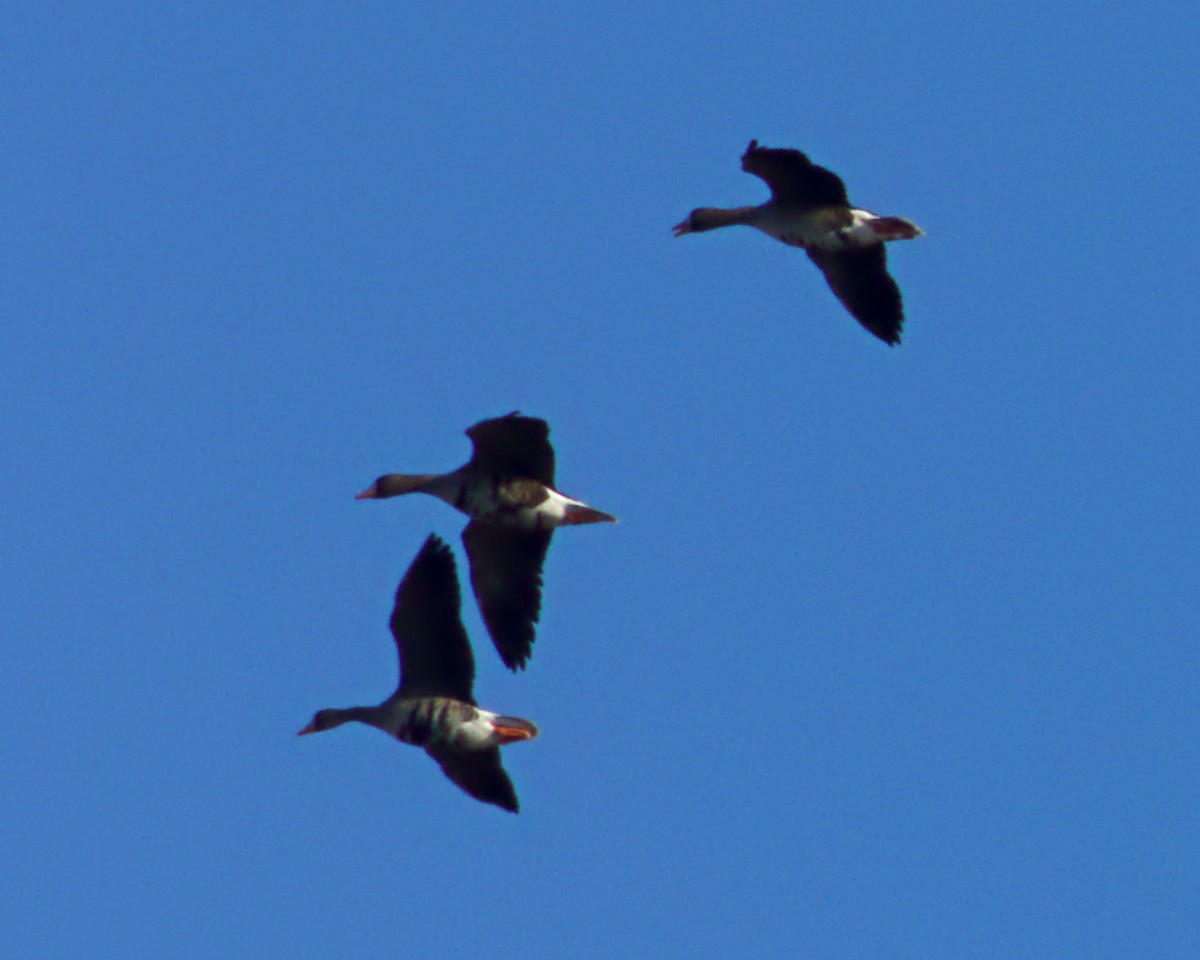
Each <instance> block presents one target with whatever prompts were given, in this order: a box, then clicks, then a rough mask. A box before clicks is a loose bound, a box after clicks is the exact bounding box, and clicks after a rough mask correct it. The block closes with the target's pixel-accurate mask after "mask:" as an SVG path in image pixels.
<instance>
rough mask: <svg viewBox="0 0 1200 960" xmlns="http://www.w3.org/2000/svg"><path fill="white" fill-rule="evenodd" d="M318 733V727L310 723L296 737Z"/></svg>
mask: <svg viewBox="0 0 1200 960" xmlns="http://www.w3.org/2000/svg"><path fill="white" fill-rule="evenodd" d="M316 732H317V725H316V724H315V723H310V724H309V725H308V726H307V727H305V728H304V729H303V730H301V731H300V732H299V733H297V734H296V736H298V737H302V736H304V735H305V734H306V733H316Z"/></svg>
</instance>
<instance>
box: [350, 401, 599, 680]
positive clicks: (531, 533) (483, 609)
mask: <svg viewBox="0 0 1200 960" xmlns="http://www.w3.org/2000/svg"><path fill="white" fill-rule="evenodd" d="M467 436H468V437H469V438H470V440H471V444H472V446H473V448H474V452H473V454H472V456H471V459H470V460H469V461H468V462H467V463H465V464H464V465H463V466H461V467H459V468H458V469H457V470H452V471H450V472H449V473H436V474H404V473H389V474H384V475H383V476H381V477H379V478H378V479H377V480H376V481H375V482H374V483H372V484H371V486H369V487H368V488H367V489H366V490H364V491H363V492H362V493H360V494H358V496H357V497H356V498H355V499H357V500H382V499H385V498H387V497H397V496H401V495H403V494H408V493H427V494H430V495H431V496H434V497H437V498H438V499H440V500H444V501H445V502H446V503H448V504H450V505H451V506H452V507H455V508H456V509H458V510H461V511H462V512H463V513H465V514H466V515H467V516H469V517H470V518H471V522H470V523H468V524H467V526H466V529H465V530H463V534H462V540H463V546H464V547H466V550H467V559H468V560H469V561H470V565H471V586H472V588H473V589H474V590H475V597H476V599H477V600H478V601H479V610H480V613H481V614H482V615H483V622H484V623H485V624H486V625H487V628H488V633H489V634H491V637H492V641H493V642H494V643H495V645H496V650H497V651H499V653H500V658H501V659H502V660H503V661H504V664H505V666H507V667H508V668H509V669H510V670H518V669H523V668H524V667H525V665H526V663H527V662H528V661H529V657H530V656H531V654H532V653H533V641H534V637H535V630H534V624H535V623H537V620H538V617H539V615H540V613H541V606H542V567H543V564H544V563H545V559H546V552H547V551H548V550H549V549H550V538H551V536H552V534H553V532H554V530H555V528H556V527H564V526H574V525H578V524H586V523H605V522H612V521H615V520H616V517H614V516H612V515H611V514H607V513H604V512H603V511H601V510H595V509H593V508H592V507H589V506H588V505H587V504H585V503H581V502H580V501H578V500H573V499H572V498H570V497H568V496H565V495H563V494H562V493H559V491H557V490H556V489H554V448H553V447H552V446H551V445H550V427H549V425H548V424H547V423H546V421H545V420H539V419H537V418H536V417H525V416H522V415H521V414H520V413H519V412H513V413H510V414H508V415H507V416H503V417H495V418H493V419H491V420H482V421H480V422H479V423H477V424H475V425H474V426H473V427H470V428H469V429H468V430H467Z"/></svg>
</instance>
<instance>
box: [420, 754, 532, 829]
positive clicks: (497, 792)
mask: <svg viewBox="0 0 1200 960" xmlns="http://www.w3.org/2000/svg"><path fill="white" fill-rule="evenodd" d="M427 752H428V753H429V755H430V756H431V757H433V759H434V760H436V761H437V762H438V765H439V766H440V767H441V768H442V773H444V774H445V775H446V776H448V777H449V778H450V779H451V780H453V781H454V782H455V783H456V784H458V786H459V787H461V788H462V789H463V790H465V791H466V792H467V793H469V794H470V795H471V796H472V797H474V798H475V799H476V800H482V801H483V802H484V803H494V804H495V805H496V806H498V807H503V808H504V809H505V810H508V811H509V812H510V813H516V812H517V810H518V809H520V805H519V804H518V803H517V791H516V790H514V789H513V785H512V781H511V780H509V779H508V774H507V773H505V772H504V767H503V765H502V764H501V763H500V748H499V747H491V748H490V749H488V750H437V751H434V750H428V751H427Z"/></svg>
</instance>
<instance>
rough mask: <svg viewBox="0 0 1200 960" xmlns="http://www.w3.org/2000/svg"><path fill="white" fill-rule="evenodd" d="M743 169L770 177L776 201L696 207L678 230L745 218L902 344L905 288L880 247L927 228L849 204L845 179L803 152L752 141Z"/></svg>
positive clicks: (858, 315)
mask: <svg viewBox="0 0 1200 960" xmlns="http://www.w3.org/2000/svg"><path fill="white" fill-rule="evenodd" d="M742 169H743V170H745V171H746V172H747V173H752V174H754V175H755V176H756V177H760V178H761V179H762V180H763V181H765V183H766V184H767V186H768V187H770V188H771V199H770V200H768V201H767V202H766V203H763V204H760V205H759V206H757V207H736V208H734V209H732V210H721V209H716V208H713V207H701V208H699V209H698V210H693V211H692V212H691V213H689V214H688V216H687V219H686V220H683V221H682V222H680V223H677V224H675V226H674V227H673V228H672V229H673V230H674V231H675V236H677V237H682V236H683V235H684V234H686V233H703V232H704V231H705V230H715V229H716V228H717V227H728V226H733V225H735V224H745V225H746V226H750V227H755V228H756V229H758V230H761V231H762V232H763V233H766V234H768V235H770V236H772V237H774V238H775V239H776V240H780V241H782V242H783V243H786V244H788V245H789V246H793V247H801V248H803V249H804V250H805V252H806V253H807V254H808V256H809V259H810V260H812V262H813V263H815V264H816V265H817V266H818V267H820V268H821V272H822V273H823V274H825V279H826V281H828V283H829V286H830V288H831V289H832V290H833V292H834V293H835V294H836V295H837V298H838V299H839V300H841V301H842V305H843V306H844V307H845V308H846V309H847V310H849V311H850V313H851V315H852V316H853V317H854V318H855V319H856V320H857V321H858V322H859V323H861V324H862V325H863V326H864V327H866V328H867V330H869V331H870V332H871V333H873V334H874V335H875V336H877V337H878V338H879V339H880V340H882V341H884V342H885V343H887V344H889V345H891V346H895V345H896V344H897V343H899V342H900V327H901V326H902V324H903V323H904V308H903V305H902V303H901V299H900V288H899V287H897V286H896V281H895V280H893V279H892V278H891V277H890V276H889V275H888V272H887V254H886V253H885V252H884V246H883V245H884V243H885V242H886V241H890V240H912V239H914V238H916V237H919V236H921V235H922V234H923V233H924V231H923V230H922V229H921V228H920V227H918V226H917V225H916V224H915V223H912V222H911V221H909V220H905V219H904V218H903V217H880V216H877V215H876V214H873V213H870V212H868V211H866V210H859V209H857V208H855V207H852V206H850V201H849V199H848V198H847V196H846V185H845V184H844V183H842V180H841V178H840V177H839V176H838V175H837V174H836V173H833V172H832V171H830V170H826V169H825V168H824V167H818V166H817V165H816V164H815V163H813V162H812V161H811V160H809V159H808V157H807V156H805V155H804V154H803V153H801V152H800V151H799V150H784V149H769V148H767V147H760V146H759V145H758V141H757V140H751V141H750V146H749V147H747V148H746V152H745V153H744V154H742Z"/></svg>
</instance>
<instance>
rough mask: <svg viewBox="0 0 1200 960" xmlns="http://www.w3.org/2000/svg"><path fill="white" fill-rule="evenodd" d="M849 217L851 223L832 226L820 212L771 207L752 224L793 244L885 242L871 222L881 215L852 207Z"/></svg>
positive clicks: (838, 246)
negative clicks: (797, 212) (802, 212)
mask: <svg viewBox="0 0 1200 960" xmlns="http://www.w3.org/2000/svg"><path fill="white" fill-rule="evenodd" d="M850 218H851V219H850V223H848V224H845V225H843V226H837V227H833V226H830V223H829V218H828V217H822V216H821V211H816V212H815V213H813V214H811V215H806V216H796V215H795V214H790V215H789V214H782V213H780V212H779V211H777V210H774V209H772V210H770V211H769V212H768V213H766V215H764V216H762V217H760V218H759V219H758V220H756V221H755V222H754V223H752V224H751V226H754V227H757V228H758V229H759V230H761V231H762V232H763V233H765V234H767V235H768V236H772V237H774V238H775V239H776V240H779V241H780V242H781V243H786V244H787V245H788V246H790V247H801V248H808V247H817V248H819V249H822V250H846V249H849V248H851V247H869V246H871V245H872V244H876V243H881V242H882V240H881V239H880V237H879V234H877V233H876V232H875V231H874V230H872V229H871V227H870V223H871V221H872V220H878V219H880V218H879V217H877V216H876V215H875V214H873V213H871V212H869V211H867V210H851V211H850Z"/></svg>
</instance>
